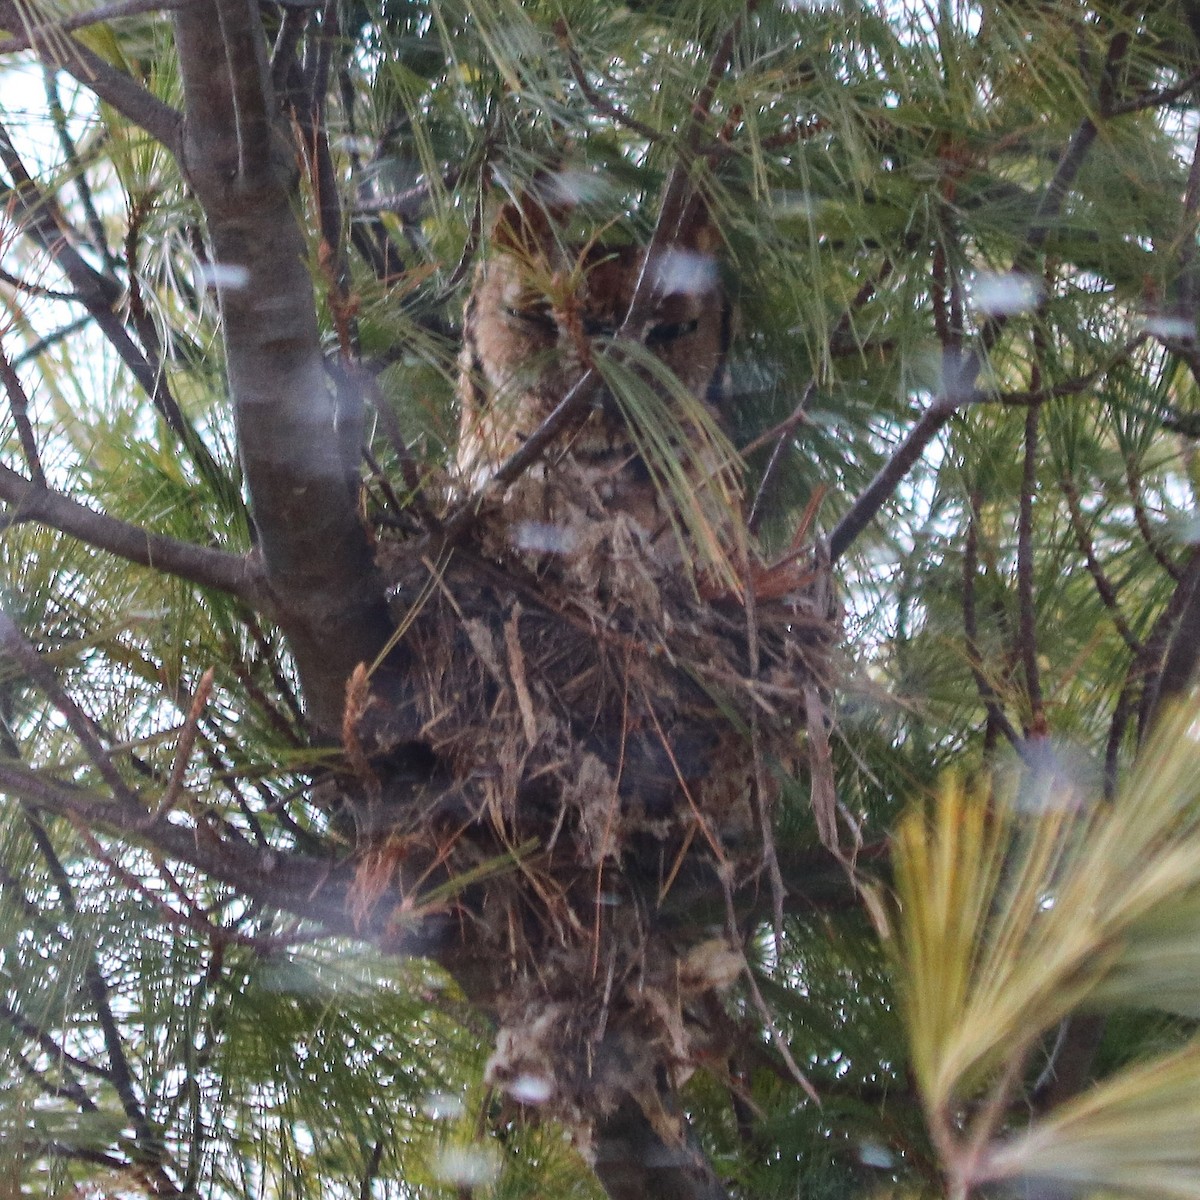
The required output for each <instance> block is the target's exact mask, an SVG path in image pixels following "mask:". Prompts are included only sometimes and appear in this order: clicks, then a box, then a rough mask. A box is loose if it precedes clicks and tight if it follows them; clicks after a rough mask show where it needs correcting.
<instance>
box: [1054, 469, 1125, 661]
mask: <svg viewBox="0 0 1200 1200" xmlns="http://www.w3.org/2000/svg"><path fill="white" fill-rule="evenodd" d="M1059 486H1060V487H1061V488H1062V493H1063V495H1064V496H1065V497H1066V501H1067V512H1068V514H1069V515H1070V518H1071V529H1072V530H1073V531H1074V533H1075V541H1076V543H1077V544H1078V546H1079V549H1080V551H1081V552H1082V553H1083V556H1084V559H1085V560H1086V562H1087V569H1088V573H1089V574H1090V575H1091V577H1092V581H1093V582H1094V583H1095V585H1096V592H1097V593H1098V594H1099V596H1100V600H1101V603H1103V605H1104V607H1105V608H1106V609H1108V615H1109V616H1110V617H1111V618H1112V623H1113V625H1115V626H1116V629H1117V632H1118V633H1119V634H1120V635H1121V640H1122V641H1123V642H1124V643H1125V645H1126V646H1128V647H1129V649H1130V650H1132V651H1133V653H1134V654H1137V653H1138V651H1140V650H1141V648H1142V646H1141V643H1140V642H1139V641H1138V639H1137V638H1136V637H1135V636H1134V633H1133V630H1132V629H1130V628H1129V622H1128V621H1126V620H1125V614H1124V613H1122V612H1121V604H1120V600H1119V599H1118V597H1117V590H1116V588H1114V587H1113V584H1112V581H1111V580H1110V579H1109V578H1108V575H1107V574H1106V572H1105V570H1104V567H1103V566H1102V565H1101V563H1100V560H1099V559H1098V558H1097V557H1096V546H1095V543H1094V542H1093V541H1092V536H1091V534H1090V533H1089V532H1088V528H1087V523H1086V522H1085V521H1084V519H1083V509H1082V507H1081V506H1080V503H1079V490H1078V488H1076V486H1075V481H1074V480H1073V479H1070V478H1064V479H1063V480H1062V481H1061V482H1060V484H1059Z"/></svg>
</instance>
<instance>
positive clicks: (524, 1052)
mask: <svg viewBox="0 0 1200 1200" xmlns="http://www.w3.org/2000/svg"><path fill="white" fill-rule="evenodd" d="M543 486H544V485H543ZM560 499H561V500H562V503H561V504H560V506H559V508H560V511H561V508H562V505H563V504H566V503H568V502H569V501H568V500H566V499H562V498H560ZM514 512H516V513H517V517H516V518H514ZM519 514H520V508H519V505H518V506H516V507H515V508H514V505H513V503H512V499H511V496H510V497H508V498H506V502H505V503H504V504H503V505H501V504H493V505H490V506H488V507H485V508H484V509H483V511H482V512H481V514H480V517H479V519H478V521H477V523H476V526H475V527H474V529H473V530H472V533H471V536H470V537H469V539H468V540H467V541H466V542H465V543H463V544H460V545H459V547H458V548H456V549H455V550H454V552H453V553H452V554H447V555H445V556H443V557H442V558H441V559H440V560H438V561H434V560H431V559H430V558H429V557H426V556H425V555H424V554H422V552H421V551H420V549H419V548H414V547H413V546H412V545H411V543H405V542H401V541H387V540H381V542H380V545H379V549H378V555H377V557H378V561H379V564H380V568H381V570H382V571H383V572H384V574H385V576H386V578H387V580H388V582H389V584H390V595H391V596H392V598H393V599H392V603H393V608H394V616H395V618H396V621H397V625H398V627H399V628H401V629H402V630H403V631H404V632H403V645H404V649H405V652H406V655H407V659H406V661H408V662H409V663H410V664H411V673H412V691H411V696H410V698H409V700H408V704H409V706H410V711H409V713H408V714H407V720H406V721H404V722H402V724H404V725H406V727H407V728H410V729H411V728H414V727H415V728H417V729H418V730H419V734H418V740H419V741H420V742H422V743H423V744H424V745H426V746H428V747H429V749H430V750H431V751H432V753H433V755H434V756H436V759H437V761H438V762H439V763H441V764H443V767H444V771H445V786H444V787H443V788H442V789H441V790H440V791H439V792H438V793H437V794H436V795H430V796H429V797H428V803H424V802H423V803H421V804H420V805H415V806H413V805H410V806H409V808H408V809H407V810H406V811H405V812H404V814H403V816H402V818H396V817H393V818H392V819H391V824H390V826H389V830H388V832H387V834H386V839H387V843H388V844H389V845H390V846H392V847H393V849H392V850H391V851H387V852H384V853H382V855H381V854H380V852H379V850H378V846H379V839H380V837H382V836H383V835H381V834H380V833H379V832H378V830H375V831H372V832H369V833H367V834H364V835H363V837H364V838H365V839H366V840H367V841H371V839H374V846H375V850H374V852H372V851H371V847H370V846H368V847H365V848H364V849H363V854H362V861H363V863H364V866H363V867H362V868H361V871H360V875H361V878H360V884H361V887H360V888H359V889H358V896H357V900H356V903H357V904H358V905H359V906H360V908H361V910H362V911H363V912H365V911H367V910H368V909H369V908H370V905H371V904H372V903H373V902H374V900H375V899H376V898H377V897H378V896H379V895H380V894H382V892H383V890H384V886H383V881H382V880H381V878H380V873H381V872H383V873H384V874H386V873H387V871H388V869H389V868H388V866H387V863H388V861H389V857H388V856H389V854H391V855H392V856H393V857H392V859H391V860H390V861H392V862H395V861H397V860H398V859H399V858H403V857H405V856H406V855H408V854H409V853H411V852H412V850H413V848H414V847H420V848H421V849H422V850H423V852H424V854H425V856H426V858H430V857H436V859H437V861H439V862H440V863H442V864H444V866H445V868H446V870H447V871H448V872H449V877H450V878H451V879H455V878H457V879H460V880H463V881H464V883H463V886H462V888H461V889H460V890H458V891H457V893H456V894H455V895H454V899H453V906H454V909H455V916H456V920H457V928H458V929H459V930H460V934H461V937H462V940H463V944H464V947H466V948H467V950H466V953H465V954H464V955H463V961H464V962H465V963H466V964H467V965H466V966H465V967H464V972H463V973H464V974H466V975H468V976H469V977H470V978H469V980H468V981H466V982H464V988H465V990H466V991H467V992H468V995H470V996H471V998H472V999H474V1000H476V1001H482V1002H483V1003H484V1005H485V1006H486V1007H487V1008H489V1009H490V1010H491V1012H492V1013H493V1015H494V1017H495V1019H496V1022H497V1027H498V1033H497V1037H496V1043H495V1049H494V1051H493V1053H492V1056H491V1059H490V1061H489V1064H488V1079H489V1081H490V1082H492V1083H493V1084H494V1085H495V1086H497V1087H499V1088H502V1089H504V1090H506V1091H508V1092H509V1093H510V1094H511V1095H512V1096H513V1097H514V1098H516V1099H518V1100H527V1101H531V1102H532V1101H536V1102H538V1103H542V1104H544V1105H545V1107H546V1108H547V1109H548V1110H549V1111H550V1112H552V1113H553V1115H555V1116H556V1117H558V1118H559V1119H561V1120H563V1121H565V1122H567V1124H568V1126H569V1127H571V1128H573V1129H574V1131H575V1133H576V1136H577V1139H578V1140H579V1141H581V1142H582V1143H584V1144H585V1146H586V1142H587V1138H588V1130H589V1129H590V1125H591V1122H592V1121H594V1120H595V1119H596V1118H597V1117H598V1116H602V1115H605V1114H608V1113H611V1112H613V1111H615V1110H616V1108H617V1107H618V1106H619V1105H620V1104H622V1103H623V1102H624V1101H625V1099H626V1098H627V1097H632V1098H633V1099H634V1100H635V1101H636V1102H637V1104H638V1105H639V1106H640V1107H641V1108H642V1110H643V1111H644V1112H645V1113H646V1115H647V1117H648V1118H649V1119H650V1120H651V1122H652V1123H653V1125H654V1127H655V1129H656V1131H657V1132H658V1133H659V1135H660V1136H662V1137H663V1138H664V1139H666V1140H668V1141H670V1140H671V1139H673V1138H675V1137H677V1136H678V1124H677V1119H676V1118H675V1117H674V1116H673V1115H672V1113H671V1111H670V1105H669V1102H668V1101H667V1100H666V1099H665V1097H666V1096H667V1095H668V1094H669V1092H670V1091H672V1090H673V1089H674V1088H675V1087H677V1086H678V1085H679V1084H681V1083H682V1082H683V1081H684V1080H685V1079H686V1078H687V1076H688V1075H689V1074H690V1073H691V1072H692V1071H693V1070H694V1069H695V1068H696V1066H697V1065H698V1064H699V1063H702V1062H704V1061H706V1060H711V1059H712V1058H714V1057H715V1056H719V1054H720V1048H719V1046H718V1045H716V1044H715V1043H716V1042H718V1041H720V1039H721V1037H722V1036H724V1034H723V1033H722V1030H724V1031H725V1033H727V1032H728V1029H727V1026H728V1022H727V1021H726V1020H724V1018H722V1016H721V1015H720V1014H721V1013H722V1012H723V1007H722V1006H721V1005H720V1003H719V1001H717V1000H716V997H717V995H718V993H719V992H720V991H721V990H722V989H724V988H726V987H728V986H729V985H730V984H731V983H732V982H733V981H734V980H735V979H736V977H737V976H738V974H739V973H740V971H741V969H742V967H743V965H744V958H743V957H742V953H741V947H740V946H739V945H737V944H735V943H734V940H733V937H732V934H733V933H734V932H735V931H733V930H731V928H730V924H729V920H728V912H729V905H728V904H727V899H728V898H729V897H731V896H732V895H733V894H734V893H736V891H737V890H738V889H739V888H742V887H745V886H746V885H747V884H750V883H752V882H753V881H754V880H756V879H757V877H758V876H759V874H760V873H761V870H762V863H763V850H764V838H769V830H764V828H763V822H762V815H763V814H769V813H770V812H771V811H772V807H773V804H774V801H775V796H774V794H766V795H762V794H758V792H757V789H760V788H765V789H767V790H768V792H773V790H774V789H776V788H777V783H776V781H777V779H778V777H779V775H780V774H790V773H793V772H794V771H796V770H797V769H799V768H800V767H801V766H802V764H801V763H800V761H799V759H800V758H801V756H802V754H803V753H804V741H805V739H804V728H805V711H806V708H805V704H806V701H805V696H806V689H807V690H808V694H809V697H810V698H811V690H812V688H813V687H814V686H816V687H818V688H820V689H822V690H826V689H828V688H829V687H830V685H831V682H832V681H831V678H830V673H831V670H832V666H831V663H832V654H833V647H834V646H835V645H836V642H837V640H838V635H839V631H840V626H839V620H838V614H837V611H836V604H835V603H834V601H833V599H832V595H833V593H832V586H831V582H830V574H829V571H828V567H827V566H826V565H822V564H821V563H820V562H819V561H818V559H817V557H816V556H812V557H811V558H810V559H809V560H808V562H807V563H806V565H805V568H804V569H803V570H796V571H795V572H794V579H793V581H794V584H795V586H794V587H793V588H792V589H791V590H790V591H787V592H786V594H784V595H782V596H780V597H778V598H772V599H770V600H766V601H761V600H760V601H759V602H758V603H756V604H755V606H754V613H753V619H752V620H751V621H748V620H747V612H746V608H745V606H744V604H743V603H741V602H739V601H737V600H736V599H735V598H732V597H724V598H717V599H715V600H713V599H706V598H704V587H703V581H702V580H701V581H697V579H696V578H695V577H694V576H693V575H692V574H691V573H690V572H689V571H687V570H686V569H680V566H679V564H678V563H675V564H667V565H665V566H664V563H663V561H662V556H661V555H660V554H659V553H658V552H657V551H656V550H655V549H654V548H653V547H650V546H648V545H647V544H646V540H645V537H644V535H643V534H641V532H640V531H639V530H638V529H637V528H636V527H635V526H634V524H633V523H632V522H631V521H629V520H627V519H626V518H624V517H623V516H622V515H620V514H617V515H615V516H612V517H610V518H609V519H607V520H605V521H603V522H597V521H595V520H591V519H589V520H587V521H581V522H579V523H578V524H577V525H574V526H572V527H571V536H570V546H569V553H555V552H554V550H546V549H545V548H544V546H545V544H546V543H545V538H544V530H542V529H541V528H540V527H538V528H536V529H534V530H533V534H534V535H535V536H531V535H530V531H529V529H528V528H526V527H524V526H523V524H522V520H521V518H520V515H519ZM531 546H532V547H533V548H531ZM554 549H559V547H555V548H554ZM752 664H754V665H755V666H756V668H757V669H756V670H752V669H751V668H752ZM752 730H753V731H754V733H753V737H752V736H751V731H752ZM367 750H368V752H369V753H370V754H371V755H372V756H373V759H374V760H375V761H378V759H379V758H380V756H381V755H382V754H384V753H385V752H386V750H387V747H386V746H380V745H379V744H378V743H375V744H371V745H370V746H368V747H367ZM763 761H765V762H767V763H768V764H769V765H770V766H769V769H768V770H766V771H763V770H762V769H761V764H762V762H763ZM383 786H384V790H385V791H386V783H385V784H384V785H383ZM368 863H369V864H371V865H370V866H368V865H366V864H368ZM414 903H415V904H418V905H419V899H416V898H414ZM456 973H457V972H456ZM460 982H463V980H462V979H460Z"/></svg>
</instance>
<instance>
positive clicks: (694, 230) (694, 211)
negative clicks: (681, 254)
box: [674, 196, 722, 255]
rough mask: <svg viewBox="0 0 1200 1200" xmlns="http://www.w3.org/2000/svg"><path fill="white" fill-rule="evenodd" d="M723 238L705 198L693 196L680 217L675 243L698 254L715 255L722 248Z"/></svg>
mask: <svg viewBox="0 0 1200 1200" xmlns="http://www.w3.org/2000/svg"><path fill="white" fill-rule="evenodd" d="M721 240H722V239H721V232H720V230H719V229H718V228H717V226H716V224H715V223H714V222H713V219H712V214H711V213H710V212H709V208H708V205H707V204H706V203H705V201H704V198H703V197H701V196H693V197H692V199H691V200H690V201H689V203H688V205H687V208H686V209H685V210H684V212H683V214H682V215H681V217H680V220H679V232H678V234H677V236H676V238H675V242H674V244H675V245H676V246H678V247H679V248H680V249H682V250H691V251H693V252H694V253H696V254H704V255H715V254H716V253H717V251H718V250H720V248H721Z"/></svg>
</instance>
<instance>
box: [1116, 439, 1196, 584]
mask: <svg viewBox="0 0 1200 1200" xmlns="http://www.w3.org/2000/svg"><path fill="white" fill-rule="evenodd" d="M1125 482H1126V484H1127V485H1128V487H1129V502H1130V504H1131V505H1132V506H1133V519H1134V522H1135V524H1136V525H1137V527H1138V533H1140V534H1141V535H1142V541H1144V542H1145V543H1146V549H1147V550H1149V551H1150V553H1151V554H1152V555H1153V556H1154V561H1155V562H1157V563H1158V565H1159V566H1160V567H1162V569H1163V570H1164V571H1166V573H1167V574H1168V575H1170V576H1171V578H1172V579H1174V580H1175V582H1176V583H1178V582H1179V580H1180V578H1181V577H1182V574H1183V572H1182V571H1181V570H1180V568H1179V564H1178V563H1177V562H1175V561H1174V560H1173V559H1171V558H1170V557H1169V556H1168V555H1167V553H1166V551H1165V550H1164V549H1163V548H1162V539H1161V538H1160V537H1158V536H1157V535H1156V534H1155V532H1154V529H1153V528H1152V527H1151V525H1150V518H1149V516H1148V514H1147V513H1146V502H1145V499H1144V498H1143V496H1142V478H1141V475H1140V474H1139V472H1138V467H1137V463H1136V462H1135V461H1134V457H1133V454H1132V452H1129V453H1126V454H1125Z"/></svg>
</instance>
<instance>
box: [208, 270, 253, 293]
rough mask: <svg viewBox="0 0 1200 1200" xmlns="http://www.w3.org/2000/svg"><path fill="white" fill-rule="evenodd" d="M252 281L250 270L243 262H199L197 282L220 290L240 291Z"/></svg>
mask: <svg viewBox="0 0 1200 1200" xmlns="http://www.w3.org/2000/svg"><path fill="white" fill-rule="evenodd" d="M249 282H250V270H249V268H248V267H244V266H242V264H241V263H198V264H197V265H196V284H197V286H199V287H201V288H216V289H217V290H218V291H230V292H236V291H240V290H241V289H242V288H244V287H246V286H247V285H248V284H249Z"/></svg>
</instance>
